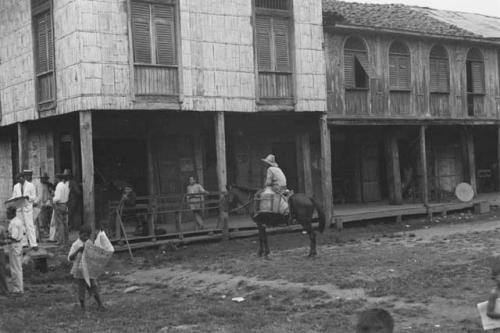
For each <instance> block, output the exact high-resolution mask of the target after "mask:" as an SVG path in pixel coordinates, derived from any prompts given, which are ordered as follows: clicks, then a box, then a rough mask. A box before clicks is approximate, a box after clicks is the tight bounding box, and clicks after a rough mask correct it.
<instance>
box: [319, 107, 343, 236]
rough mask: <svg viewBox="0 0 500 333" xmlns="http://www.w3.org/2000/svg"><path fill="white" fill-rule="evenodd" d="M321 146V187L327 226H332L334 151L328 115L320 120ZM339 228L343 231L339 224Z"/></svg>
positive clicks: (324, 115)
mask: <svg viewBox="0 0 500 333" xmlns="http://www.w3.org/2000/svg"><path fill="white" fill-rule="evenodd" d="M319 131H320V144H321V180H322V183H321V187H322V192H323V208H324V210H325V215H326V224H327V226H328V227H330V226H331V224H332V221H333V185H332V151H331V141H330V140H331V139H330V128H328V121H327V116H326V114H323V115H321V116H320V118H319ZM337 228H339V229H341V228H342V225H341V223H339V224H338V225H337Z"/></svg>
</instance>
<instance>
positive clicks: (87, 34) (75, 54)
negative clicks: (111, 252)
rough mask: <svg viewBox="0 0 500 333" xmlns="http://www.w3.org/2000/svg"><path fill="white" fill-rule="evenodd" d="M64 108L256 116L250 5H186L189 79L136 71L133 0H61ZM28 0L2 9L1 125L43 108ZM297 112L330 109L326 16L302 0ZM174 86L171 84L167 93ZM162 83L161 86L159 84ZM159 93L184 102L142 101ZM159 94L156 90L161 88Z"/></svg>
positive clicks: (183, 22)
mask: <svg viewBox="0 0 500 333" xmlns="http://www.w3.org/2000/svg"><path fill="white" fill-rule="evenodd" d="M53 3H54V43H55V73H56V89H57V105H56V109H55V110H54V112H52V113H51V114H64V113H69V112H73V111H80V110H100V109H111V110H119V109H180V110H194V111H240V112H252V111H257V110H258V106H257V103H256V95H257V91H256V90H257V87H258V86H257V84H256V73H255V60H254V43H253V41H254V37H253V34H254V32H253V22H252V20H253V8H252V1H249V0H221V1H215V2H214V1H206V0H179V6H178V13H177V15H178V17H179V22H180V24H179V26H178V29H177V31H178V34H179V35H178V40H179V43H178V46H180V49H179V50H178V54H179V59H178V63H179V66H180V67H179V69H178V71H179V72H180V75H178V76H175V75H173V73H171V71H170V70H167V71H166V72H164V71H161V72H160V73H158V72H156V73H152V72H150V71H148V70H147V69H145V70H144V71H142V70H140V71H138V72H134V66H133V64H132V62H133V57H132V53H131V52H132V47H131V39H130V38H129V35H130V32H129V17H128V15H127V11H128V9H127V1H126V0H103V1H92V0H78V1H66V0H53ZM30 12H31V10H30V1H29V0H3V1H2V2H1V3H0V45H1V47H0V58H1V60H2V61H1V64H0V73H2V75H0V99H1V101H2V112H3V117H2V121H1V123H0V125H7V124H11V123H15V122H17V121H25V120H33V119H37V118H38V117H39V115H38V112H37V111H36V110H35V101H36V99H35V83H34V81H33V80H34V65H33V38H32V27H31V17H30ZM293 22H294V23H293V28H292V30H293V38H292V43H291V48H292V49H293V57H292V60H293V66H292V68H293V71H294V75H293V77H291V78H290V79H291V80H293V81H290V82H288V84H289V86H290V87H293V91H280V92H279V94H281V95H293V96H294V99H295V106H294V108H295V110H296V111H324V110H326V90H325V75H324V68H325V66H324V64H325V61H324V53H323V50H322V44H323V28H322V8H321V2H320V1H319V0H294V1H293ZM165 83H167V84H166V85H165ZM155 85H156V86H155ZM136 86H139V87H138V88H139V91H141V89H146V88H152V89H153V90H154V89H156V90H155V91H157V92H158V93H162V94H163V93H165V92H167V93H172V94H174V95H176V94H178V96H179V97H178V100H177V101H174V102H175V103H172V101H170V100H169V101H165V100H161V99H159V100H157V101H155V100H150V99H147V100H145V101H144V100H141V101H139V100H138V99H137V98H136V96H135V95H134V92H135V91H137V89H136V88H137V87H136ZM155 87H156V88H155Z"/></svg>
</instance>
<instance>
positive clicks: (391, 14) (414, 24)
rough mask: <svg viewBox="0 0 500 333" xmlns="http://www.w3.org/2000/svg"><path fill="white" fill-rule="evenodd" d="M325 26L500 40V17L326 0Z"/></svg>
mask: <svg viewBox="0 0 500 333" xmlns="http://www.w3.org/2000/svg"><path fill="white" fill-rule="evenodd" d="M323 17H324V20H325V24H332V23H335V24H337V23H338V24H346V25H352V26H360V27H370V28H380V29H390V30H397V31H403V32H405V31H407V32H416V33H423V34H432V35H443V36H453V37H472V38H491V39H496V38H500V18H497V17H490V16H485V15H480V14H472V13H463V12H453V11H446V10H438V9H432V8H424V7H416V6H407V5H402V4H366V3H356V2H342V1H336V0H323Z"/></svg>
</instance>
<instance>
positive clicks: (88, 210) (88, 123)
mask: <svg viewBox="0 0 500 333" xmlns="http://www.w3.org/2000/svg"><path fill="white" fill-rule="evenodd" d="M79 116H80V150H81V154H82V187H83V221H84V223H86V224H89V225H90V226H91V227H92V231H95V196H94V150H93V147H92V112H91V111H81V112H80V113H79Z"/></svg>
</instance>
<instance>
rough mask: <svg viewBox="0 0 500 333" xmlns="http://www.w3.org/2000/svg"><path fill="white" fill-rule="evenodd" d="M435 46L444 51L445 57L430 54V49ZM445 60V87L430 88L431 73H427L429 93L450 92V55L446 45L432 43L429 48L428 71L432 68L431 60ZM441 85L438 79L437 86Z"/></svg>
mask: <svg viewBox="0 0 500 333" xmlns="http://www.w3.org/2000/svg"><path fill="white" fill-rule="evenodd" d="M435 48H439V49H441V50H442V51H444V53H445V54H446V57H440V56H433V55H432V51H433V50H434V49H435ZM433 60H434V61H446V89H444V90H441V89H436V90H433V88H432V74H430V75H429V92H430V93H431V94H450V89H451V88H450V85H451V78H450V75H451V73H450V56H449V53H448V50H447V49H446V47H445V46H444V45H441V44H434V45H433V46H432V47H431V48H430V50H429V71H431V70H432V61H433ZM440 85H441V82H440V81H439V80H438V82H437V86H438V87H439V86H440Z"/></svg>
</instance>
